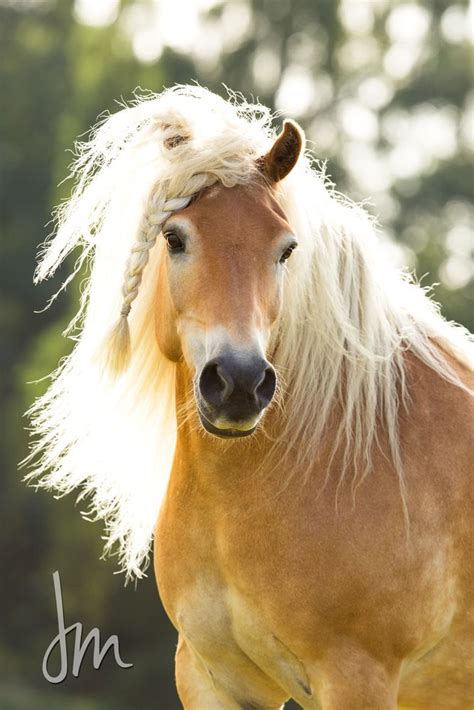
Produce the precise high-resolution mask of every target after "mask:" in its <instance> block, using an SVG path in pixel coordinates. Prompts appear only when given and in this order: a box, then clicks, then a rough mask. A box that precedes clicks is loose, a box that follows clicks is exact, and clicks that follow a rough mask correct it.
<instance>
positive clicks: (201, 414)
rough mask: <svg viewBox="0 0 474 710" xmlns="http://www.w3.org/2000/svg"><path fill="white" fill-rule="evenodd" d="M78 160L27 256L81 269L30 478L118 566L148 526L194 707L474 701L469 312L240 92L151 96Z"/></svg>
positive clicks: (184, 694) (293, 133)
mask: <svg viewBox="0 0 474 710" xmlns="http://www.w3.org/2000/svg"><path fill="white" fill-rule="evenodd" d="M72 175H73V176H74V177H75V178H76V186H75V189H74V190H73V192H72V196H71V198H70V199H69V201H67V202H66V203H64V204H63V205H62V206H61V207H60V209H59V210H58V212H57V230H56V232H55V234H54V235H53V237H52V238H51V239H50V240H49V241H48V242H47V243H46V244H45V245H44V248H43V253H42V258H41V260H40V263H39V267H38V271H37V274H36V278H37V279H42V278H46V277H47V276H49V275H50V274H51V273H52V272H53V271H54V270H55V269H56V268H57V266H58V265H59V264H60V263H61V262H62V261H63V260H64V259H65V258H66V257H67V255H68V254H70V252H71V251H73V250H74V249H75V248H76V247H77V246H82V251H81V253H80V255H79V257H78V258H77V261H76V265H75V268H74V270H73V272H72V274H71V277H69V278H72V276H73V275H74V274H76V273H83V271H84V268H85V263H86V262H87V263H88V264H89V265H90V274H89V277H88V281H87V285H86V287H85V288H84V289H83V292H82V297H81V303H80V308H79V311H78V314H77V316H76V317H75V319H74V320H73V322H72V324H71V327H70V330H69V331H68V332H69V334H72V335H74V337H75V338H76V341H77V342H76V345H75V347H74V349H73V351H72V353H71V355H69V357H67V358H66V359H65V360H64V361H63V362H62V363H61V364H60V366H59V368H58V370H57V371H56V373H55V375H54V376H53V379H52V382H51V385H50V387H49V389H48V391H47V392H46V394H45V395H44V396H43V397H41V398H40V399H39V400H38V401H36V402H35V403H34V405H33V406H32V408H31V410H30V416H31V421H32V428H33V431H34V443H33V444H32V448H31V452H30V456H29V459H28V460H29V462H30V465H31V466H32V467H33V469H32V471H31V472H30V474H29V475H28V480H29V482H33V483H36V485H41V486H44V487H46V488H49V489H52V490H54V491H55V492H56V493H58V494H65V493H68V492H70V491H72V490H74V489H79V497H80V498H81V499H82V501H83V502H85V504H86V506H87V508H86V513H87V515H88V516H89V517H92V518H102V519H103V520H104V521H105V527H106V534H107V542H106V550H105V551H106V552H110V551H111V550H115V551H117V548H118V552H117V554H118V555H119V561H120V565H121V567H122V569H124V570H125V571H126V574H127V579H130V578H139V577H141V576H142V575H143V574H144V573H145V569H146V566H147V564H148V562H149V551H150V544H151V541H152V539H153V547H154V553H153V554H154V569H155V575H156V580H157V584H158V589H159V593H160V596H161V599H162V602H163V605H164V607H165V609H166V612H167V614H168V616H169V618H170V619H171V621H172V623H173V624H174V626H175V627H176V629H177V631H178V635H179V641H178V646H177V652H176V684H177V690H178V694H179V697H180V699H181V702H182V704H183V706H184V707H185V708H186V710H217V709H227V708H228V709H229V710H232V709H237V708H241V709H243V708H246V709H247V710H250V709H251V708H253V709H254V710H256V709H257V708H258V709H260V710H263V709H265V710H270V709H276V708H280V707H282V706H283V705H284V703H285V702H287V701H288V699H290V698H291V699H293V700H294V701H296V702H297V703H299V705H300V706H301V707H302V708H305V709H307V710H310V709H316V708H317V709H321V708H322V710H369V709H370V710H395V708H397V707H405V708H411V709H415V708H419V709H420V710H435V709H436V710H454V709H456V710H468V708H469V707H473V703H474V694H473V673H472V670H473V669H472V657H473V654H472V651H473V648H472V601H473V599H472V596H473V595H472V591H473V571H472V560H471V557H470V554H469V553H470V549H469V548H470V542H471V540H472V528H471V522H470V518H471V516H470V513H471V510H472V485H471V473H472V433H473V417H472V413H473V410H474V408H473V400H472V388H473V383H474V373H473V359H472V340H471V339H470V336H469V334H468V333H467V331H465V330H464V329H463V328H462V327H461V326H459V325H456V324H454V323H449V322H447V321H446V320H444V319H443V317H442V316H441V315H440V313H439V309H438V307H437V306H436V304H435V303H434V302H433V301H432V300H431V299H430V297H429V295H428V294H427V293H426V292H425V291H424V290H423V289H422V288H421V287H420V286H419V285H418V284H417V283H415V282H414V280H413V279H412V278H411V277H410V276H409V275H407V274H406V273H403V272H402V271H400V270H398V269H396V268H395V267H394V266H392V265H391V264H390V263H388V261H387V259H386V257H385V255H384V253H383V252H382V251H381V248H380V245H379V241H378V238H377V233H376V226H375V225H374V223H373V221H372V220H371V219H370V218H369V217H368V216H367V214H366V213H365V211H364V210H363V209H362V208H360V207H358V206H356V205H354V204H352V203H350V201H349V200H348V199H346V198H344V197H342V196H340V195H339V194H338V193H336V192H335V190H334V189H333V187H332V186H331V184H330V183H329V182H328V180H327V178H326V176H325V174H324V171H322V170H321V169H320V167H318V163H317V162H315V161H314V159H313V158H312V156H311V154H309V153H308V152H307V151H306V150H305V138H304V133H303V131H302V129H301V128H300V127H299V126H298V125H297V124H296V123H295V122H293V121H291V120H286V121H285V122H284V124H283V129H282V130H281V132H280V133H279V134H278V135H277V134H276V132H275V130H274V129H273V128H272V115H271V113H270V111H269V110H268V109H267V108H265V107H264V106H261V105H259V104H250V103H246V102H245V101H244V99H243V97H241V96H239V95H235V94H232V95H230V96H229V98H227V99H225V98H221V97H219V96H217V95H215V94H213V93H211V92H209V91H208V90H206V89H203V88H201V87H196V86H192V87H191V86H177V87H173V88H171V89H167V90H165V91H164V92H162V93H161V94H158V95H154V94H147V95H145V96H141V97H137V99H136V101H135V102H134V103H133V104H132V105H130V106H125V107H124V108H122V109H121V110H119V111H118V112H117V113H115V114H113V115H111V116H108V117H106V118H105V119H104V120H103V122H102V123H101V124H100V125H99V126H98V127H97V128H96V129H95V130H94V131H93V132H92V135H91V136H90V138H89V140H88V141H85V142H84V143H81V144H78V146H77V159H76V161H75V163H74V164H73V166H72ZM69 278H68V279H67V281H66V282H65V285H66V284H67V283H68V282H69ZM114 320H115V321H116V322H115V324H114ZM104 334H105V336H104Z"/></svg>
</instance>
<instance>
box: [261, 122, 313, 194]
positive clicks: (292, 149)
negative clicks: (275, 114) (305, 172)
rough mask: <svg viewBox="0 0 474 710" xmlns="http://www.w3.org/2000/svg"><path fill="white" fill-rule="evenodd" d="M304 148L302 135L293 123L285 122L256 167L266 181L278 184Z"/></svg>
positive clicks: (291, 168) (293, 165) (300, 130)
mask: <svg viewBox="0 0 474 710" xmlns="http://www.w3.org/2000/svg"><path fill="white" fill-rule="evenodd" d="M303 146H304V133H303V131H302V129H301V128H300V127H299V126H298V124H297V123H295V121H289V120H287V121H285V122H284V123H283V130H282V132H281V133H280V135H279V136H278V138H277V139H276V141H275V143H274V144H273V146H272V147H271V149H270V150H269V152H268V153H267V154H266V155H263V156H262V157H261V158H259V159H258V161H257V162H258V166H259V168H260V170H261V171H262V172H263V174H264V175H265V177H266V178H267V180H269V181H270V182H278V181H279V180H283V178H284V177H286V176H287V175H288V173H289V172H290V171H291V170H293V168H294V167H295V165H296V161H297V160H298V158H299V155H300V153H301V151H302V150H303Z"/></svg>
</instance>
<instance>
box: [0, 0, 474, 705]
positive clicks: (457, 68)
mask: <svg viewBox="0 0 474 710" xmlns="http://www.w3.org/2000/svg"><path fill="white" fill-rule="evenodd" d="M467 12H468V6H467V3H466V2H459V3H450V2H447V1H446V0H436V1H434V0H430V1H429V2H428V0H423V1H422V0H419V1H418V2H416V1H408V2H389V1H388V0H363V1H362V0H337V1H336V0H319V1H318V2H314V0H279V2H273V1H272V0H228V1H226V2H221V1H220V0H203V1H202V2H200V3H194V2H191V1H188V2H186V1H185V0H173V2H172V1H171V0H159V1H158V0H123V1H122V2H119V1H118V0H101V2H100V3H98V2H94V1H93V0H75V1H74V0H16V1H14V0H0V48H1V49H0V52H1V59H2V61H1V62H0V87H1V89H2V94H1V95H2V111H0V194H1V201H0V332H1V333H2V339H1V342H0V366H1V372H2V379H1V382H0V396H1V398H2V403H3V405H2V407H1V408H0V470H1V472H2V476H1V478H0V513H1V516H2V522H3V535H2V539H1V541H0V574H1V579H2V586H1V588H0V602H1V608H2V617H1V627H0V669H1V670H0V706H1V707H2V708H4V709H5V710H12V709H13V708H24V707H34V708H35V709H36V708H38V709H39V710H41V709H42V708H53V710H54V708H55V707H58V708H59V707H68V708H72V710H76V709H77V710H80V709H82V710H85V709H86V708H87V709H89V710H93V709H98V710H100V709H102V710H106V709H107V708H109V707H110V708H111V707H113V708H114V709H115V708H117V710H120V708H124V710H125V709H127V710H128V709H132V708H133V709H135V708H152V707H153V708H155V707H161V708H166V710H172V708H174V707H178V706H179V705H178V701H177V699H176V695H175V691H174V682H173V670H172V655H173V645H174V643H175V634H174V631H173V630H172V629H171V627H170V624H169V622H168V621H167V619H166V617H165V615H164V612H163V610H162V609H161V607H160V605H159V603H158V600H157V597H156V592H155V588H154V582H153V577H151V579H149V580H146V581H145V582H140V583H139V584H138V586H137V589H136V590H134V589H132V588H127V589H126V590H124V589H123V587H122V580H121V578H117V577H116V576H114V575H113V574H112V572H113V571H114V564H113V561H109V562H106V563H103V562H100V561H99V559H98V558H99V556H100V549H101V544H100V526H98V525H90V524H86V523H83V522H82V521H81V519H80V517H79V516H78V515H77V511H75V510H74V501H73V500H72V499H64V500H62V501H59V502H56V501H54V500H52V499H50V496H48V495H47V494H45V493H38V494H37V495H36V496H35V495H33V493H32V491H31V490H28V489H26V488H25V487H24V486H23V485H22V484H21V483H20V481H19V474H18V472H17V470H16V466H17V462H18V461H19V460H20V459H22V458H23V457H24V455H25V453H26V451H27V436H26V433H25V432H24V431H23V423H22V420H21V414H22V412H23V411H24V410H25V409H26V407H27V406H28V404H29V403H31V401H32V399H33V397H34V396H36V395H37V394H38V393H40V392H41V391H42V390H43V389H44V388H45V386H46V383H45V382H39V383H37V384H35V385H26V384H25V383H26V382H27V381H31V380H36V379H38V378H40V377H44V376H45V375H46V374H47V373H48V372H50V371H52V370H53V369H54V367H55V366H56V363H57V361H58V359H59V358H60V357H61V356H63V355H64V354H66V353H67V351H68V349H69V348H70V343H68V341H65V340H64V339H61V337H60V332H61V330H62V328H63V327H64V325H65V324H66V323H67V321H68V317H70V315H71V314H72V313H73V312H74V303H75V302H76V300H77V295H78V291H77V288H78V287H77V286H72V287H71V288H70V290H69V291H68V293H67V294H65V295H64V296H63V298H61V299H58V301H57V302H55V303H54V305H53V306H52V308H51V309H50V310H48V311H46V312H45V313H43V314H41V315H35V314H34V311H35V310H38V309H40V308H42V306H43V305H44V304H45V302H46V301H47V298H48V296H49V295H51V294H52V293H54V291H55V290H56V288H57V287H58V285H59V283H60V280H61V275H60V274H59V275H58V277H57V278H55V279H53V280H52V282H51V283H49V284H47V285H41V286H40V287H38V288H35V289H34V288H33V286H32V282H31V281H32V279H31V276H32V272H33V269H34V260H35V259H34V257H35V252H36V246H37V244H38V243H39V242H41V241H43V240H44V239H45V237H46V236H47V234H48V231H49V227H43V225H45V224H46V223H47V221H48V219H49V214H50V210H51V206H52V205H54V204H57V203H58V201H60V200H61V199H63V198H64V197H66V196H67V195H68V191H69V189H70V185H69V183H65V184H62V185H60V186H59V187H56V185H57V184H58V183H59V182H60V181H61V180H62V179H63V178H64V176H65V175H66V173H67V164H68V163H69V159H70V155H69V154H68V153H67V152H66V149H68V148H71V147H72V145H73V142H74V139H75V138H76V137H77V136H78V135H80V134H83V133H84V132H85V131H87V130H88V128H89V127H90V126H91V125H92V124H93V123H94V122H95V119H96V117H97V115H98V114H99V113H101V112H102V111H104V110H110V111H114V110H116V108H117V106H116V104H115V100H116V99H119V98H120V97H122V96H124V97H125V98H130V97H131V95H132V92H133V90H134V89H135V87H137V86H142V87H144V88H147V89H151V90H153V91H160V90H161V89H162V87H163V85H171V84H173V83H175V82H189V81H192V80H194V79H197V80H198V81H199V82H200V83H203V84H205V85H207V86H209V88H211V89H213V90H215V91H217V92H219V93H221V94H225V89H224V87H223V86H222V82H225V83H226V84H227V85H228V86H230V87H231V88H232V89H234V90H237V91H242V92H243V93H244V94H245V95H247V96H252V95H254V96H258V97H259V98H260V99H261V100H262V102H264V103H266V104H268V105H270V106H271V107H272V108H275V109H277V110H278V111H280V112H281V113H283V114H285V115H289V116H293V117H294V118H297V119H298V120H299V121H300V122H301V123H302V125H303V126H304V127H305V129H306V131H307V135H308V137H309V139H310V140H311V141H313V144H312V147H313V148H314V150H315V153H316V154H317V156H318V158H320V159H322V160H326V159H327V160H328V172H329V174H330V175H331V176H332V177H333V179H334V180H335V181H336V183H337V186H338V189H339V190H342V191H346V192H348V193H349V194H350V195H351V196H352V197H353V198H354V199H356V200H365V199H366V198H369V197H370V198H371V199H372V200H373V204H372V206H371V207H370V209H371V210H372V211H373V212H374V213H375V214H377V215H379V216H380V222H381V225H382V227H381V237H382V239H383V240H384V243H385V244H386V248H387V251H388V253H389V255H390V256H391V257H392V258H394V259H395V260H398V261H399V262H403V263H406V264H408V266H409V267H410V268H413V269H416V273H417V274H418V275H419V276H420V277H421V276H422V275H423V274H425V273H426V274H428V275H427V277H426V278H425V279H424V280H423V283H425V284H430V283H432V282H433V281H439V282H440V285H439V286H438V287H436V289H435V295H436V298H437V299H439V300H440V301H441V303H442V305H443V310H444V312H445V314H446V315H447V316H448V317H449V318H454V319H456V320H459V321H460V322H462V323H464V324H466V325H467V326H469V327H470V328H471V329H473V328H474V309H473V299H474V297H473V292H472V277H473V273H474V269H473V245H472V236H471V235H472V223H473V214H474V210H473V207H472V200H471V198H472V184H473V182H472V178H473V174H472V148H473V147H474V137H473V124H474V93H473V91H472V81H471V79H472V78H471V59H472V47H471V46H470V44H469V40H468V36H467V30H466V28H467V27H468V15H467ZM55 569H59V570H60V572H61V574H62V584H63V594H64V601H65V610H66V615H67V618H68V620H69V619H70V623H72V621H76V620H81V621H83V622H84V625H85V627H86V628H90V627H92V626H96V625H97V626H99V627H100V628H101V629H102V630H103V633H104V634H107V635H108V634H110V633H118V634H119V637H120V639H121V644H122V650H123V656H124V658H125V659H126V660H127V661H128V660H129V661H131V662H133V663H134V664H135V665H134V668H133V669H131V670H130V671H122V670H119V669H117V668H115V666H114V664H113V663H112V662H111V661H109V662H107V661H105V662H104V664H103V667H102V668H101V670H100V672H95V671H93V670H91V668H90V666H89V667H88V669H87V668H86V666H87V665H88V664H84V671H83V673H81V676H80V678H78V679H72V680H71V679H68V680H67V681H66V682H65V683H64V684H62V685H61V686H60V687H55V688H51V687H50V686H49V685H48V684H47V683H46V681H44V680H43V678H42V676H41V659H42V655H43V653H44V650H45V648H46V646H47V645H48V643H49V641H50V640H51V639H52V637H53V636H54V634H55V633H56V628H55V624H56V619H55V609H54V606H53V601H54V599H53V592H52V576H51V574H52V572H53V571H54V570H55Z"/></svg>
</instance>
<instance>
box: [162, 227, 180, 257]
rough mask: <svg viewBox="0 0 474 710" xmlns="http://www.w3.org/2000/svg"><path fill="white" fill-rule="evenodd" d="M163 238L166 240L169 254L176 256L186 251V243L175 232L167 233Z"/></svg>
mask: <svg viewBox="0 0 474 710" xmlns="http://www.w3.org/2000/svg"><path fill="white" fill-rule="evenodd" d="M163 236H164V238H165V239H166V244H167V245H168V251H169V252H171V253H172V254H176V253H177V252H180V251H184V242H183V240H182V239H180V237H178V235H177V234H175V233H174V232H166V233H165V234H164V235H163Z"/></svg>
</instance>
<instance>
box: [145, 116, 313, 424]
mask: <svg viewBox="0 0 474 710" xmlns="http://www.w3.org/2000/svg"><path fill="white" fill-rule="evenodd" d="M301 146H302V139H301V135H300V133H299V130H298V128H297V127H296V126H295V125H294V124H293V123H290V122H287V123H285V128H284V130H283V132H282V134H281V135H280V136H279V138H278V139H277V140H276V142H275V144H274V145H273V147H272V149H271V150H270V151H269V153H267V154H266V155H265V156H264V157H263V158H261V159H260V160H259V167H260V173H261V178H260V179H256V180H255V181H254V182H253V183H249V184H245V185H237V186H235V187H231V188H226V187H224V186H223V185H221V184H216V185H214V186H212V187H210V188H207V189H206V190H205V191H204V192H203V193H202V194H201V195H200V196H199V198H198V199H196V200H195V201H194V202H193V203H192V204H191V205H190V206H189V207H187V208H186V209H183V210H181V211H178V212H174V213H173V214H172V215H171V216H170V217H169V219H168V220H167V221H166V222H165V223H164V225H163V229H162V234H163V238H164V239H165V241H166V248H167V257H166V258H165V259H163V260H162V262H161V267H160V268H161V272H160V278H159V279H158V283H159V286H158V294H157V303H159V304H160V305H159V308H158V309H157V318H156V334H157V339H158V345H159V347H160V349H161V351H162V352H163V353H164V354H165V355H166V356H167V357H168V358H170V359H172V360H175V361H177V360H179V359H181V358H184V360H185V361H186V363H187V364H188V366H189V368H190V369H191V371H192V372H193V373H194V392H195V398H196V403H197V409H198V412H199V417H200V420H201V423H202V425H203V426H204V428H205V429H206V430H207V431H208V432H209V433H211V434H214V435H217V436H220V437H237V436H246V435H248V434H251V433H252V432H253V431H254V430H255V427H256V425H257V423H258V421H259V419H260V417H261V416H262V414H263V412H264V410H265V408H266V407H267V406H268V405H269V403H270V402H271V400H272V398H273V395H274V393H275V387H276V375H275V370H274V369H273V367H272V365H271V364H270V363H269V361H268V360H267V349H268V344H269V342H270V337H271V333H272V327H273V326H274V324H275V321H276V319H277V316H278V313H279V310H280V301H281V292H282V288H281V287H282V278H283V269H284V263H285V261H286V260H287V259H288V258H289V257H290V255H291V252H292V251H293V249H294V248H295V246H296V238H295V235H294V234H293V233H292V231H291V228H290V226H289V224H288V222H287V220H286V217H285V215H284V213H283V212H282V210H281V208H280V207H279V205H278V203H277V201H276V199H275V196H274V194H273V185H274V184H275V183H276V182H278V181H279V180H281V179H282V178H284V177H285V176H286V175H287V174H288V173H289V172H290V170H291V169H292V168H293V166H294V165H295V163H296V161H297V159H298V155H299V153H300V151H301ZM262 173H263V174H262Z"/></svg>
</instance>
